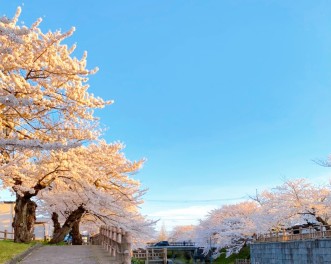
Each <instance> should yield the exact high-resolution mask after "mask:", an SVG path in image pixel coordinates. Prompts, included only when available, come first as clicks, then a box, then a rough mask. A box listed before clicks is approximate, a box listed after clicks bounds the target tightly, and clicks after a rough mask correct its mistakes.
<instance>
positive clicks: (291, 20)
mask: <svg viewBox="0 0 331 264" xmlns="http://www.w3.org/2000/svg"><path fill="white" fill-rule="evenodd" d="M18 5H20V6H22V8H23V12H22V15H21V20H23V21H24V22H25V24H27V25H30V24H31V23H32V22H33V21H35V19H37V18H38V17H42V18H43V23H42V24H41V28H42V29H43V30H49V29H51V30H56V29H62V30H64V31H65V30H68V29H69V28H70V27H71V26H75V27H76V29H77V30H76V33H75V34H74V35H73V37H71V39H70V41H69V42H68V44H71V43H77V45H78V48H77V52H76V54H77V56H80V55H81V54H82V52H83V51H84V50H87V51H88V54H89V57H88V66H89V67H90V68H93V67H95V66H98V67H99V68H100V71H99V72H98V73H97V74H96V75H95V76H93V77H92V78H91V79H90V85H91V88H90V91H91V92H93V93H94V94H95V95H98V96H101V97H103V98H105V99H113V100H115V104H113V105H112V106H109V107H108V108H107V109H105V110H102V111H97V113H96V114H97V115H98V116H99V117H100V118H101V122H102V123H103V124H104V125H105V126H106V127H108V128H109V130H108V131H107V133H106V134H105V138H106V139H107V141H108V142H111V141H114V140H120V141H122V142H124V143H125V144H126V146H127V148H126V151H125V152H126V154H127V156H128V157H129V158H130V159H139V158H141V157H145V158H147V162H146V164H145V166H144V169H143V170H142V171H141V172H140V173H139V174H137V175H136V177H137V178H138V179H139V180H141V182H142V184H143V186H144V187H146V188H149V191H148V193H147V194H146V196H145V200H146V203H145V205H143V207H142V210H143V213H144V214H147V215H150V216H151V217H153V218H161V222H164V223H165V225H166V226H167V227H168V228H170V227H171V226H173V225H177V224H187V223H196V219H198V218H202V217H203V216H204V215H205V213H206V212H207V211H208V210H210V209H212V208H214V207H216V206H219V205H221V204H223V203H230V202H231V203H233V202H237V201H240V199H239V198H241V197H247V195H250V194H254V192H255V190H256V189H258V190H262V189H264V188H267V187H273V186H275V185H277V184H280V183H281V182H282V179H284V178H296V177H307V178H309V179H312V180H313V181H314V182H315V183H317V184H319V183H324V182H327V180H328V179H329V176H330V174H331V173H330V172H331V170H330V169H328V168H323V167H319V166H317V165H316V164H315V163H314V162H312V160H314V159H323V158H326V157H328V155H329V153H330V152H331V122H330V121H331V115H330V112H331V111H330V110H331V109H330V108H331V105H330V99H331V89H330V88H331V75H330V73H331V16H330V14H331V2H330V1H319V0H316V1H285V0H284V1H281V0H279V1H272V0H268V1H267V0H266V1H259V0H245V1H244V0H242V1H239V0H233V1H226V0H224V1H207V0H206V1H143V0H141V1H132V0H131V1H124V0H123V1H110V0H107V1H106V0H95V1H93V2H92V1H73V0H66V1H63V0H57V1H41V0H34V1H25V2H23V1H16V0H11V1H7V0H0V10H1V12H0V13H1V14H6V15H8V16H12V15H13V14H14V12H15V9H16V7H17V6H18ZM161 222H160V223H161Z"/></svg>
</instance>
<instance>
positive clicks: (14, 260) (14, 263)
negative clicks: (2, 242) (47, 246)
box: [5, 243, 43, 264]
mask: <svg viewBox="0 0 331 264" xmlns="http://www.w3.org/2000/svg"><path fill="white" fill-rule="evenodd" d="M42 246H43V244H40V243H38V244H35V245H34V246H32V247H30V248H28V249H27V250H26V251H24V252H23V253H21V254H19V255H17V256H15V257H13V258H12V259H11V260H8V261H7V262H5V264H17V263H19V262H20V261H21V260H23V259H24V258H25V257H26V256H27V255H30V254H31V252H32V251H34V250H36V249H38V248H41V247H42Z"/></svg>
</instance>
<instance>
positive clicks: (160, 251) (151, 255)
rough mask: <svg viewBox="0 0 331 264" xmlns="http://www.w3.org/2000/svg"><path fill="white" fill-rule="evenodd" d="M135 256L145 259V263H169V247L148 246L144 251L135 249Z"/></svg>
mask: <svg viewBox="0 0 331 264" xmlns="http://www.w3.org/2000/svg"><path fill="white" fill-rule="evenodd" d="M133 257H134V258H136V259H141V260H145V263H146V264H148V263H151V262H157V263H161V262H162V263H164V264H167V249H166V248H147V249H146V250H142V251H133Z"/></svg>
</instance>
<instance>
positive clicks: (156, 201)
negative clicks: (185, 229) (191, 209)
mask: <svg viewBox="0 0 331 264" xmlns="http://www.w3.org/2000/svg"><path fill="white" fill-rule="evenodd" d="M242 199H247V196H242V197H235V198H223V199H208V200H149V199H146V200H145V201H146V202H152V203H211V202H224V201H235V200H242Z"/></svg>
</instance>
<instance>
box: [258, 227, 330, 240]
mask: <svg viewBox="0 0 331 264" xmlns="http://www.w3.org/2000/svg"><path fill="white" fill-rule="evenodd" d="M321 238H331V226H330V225H318V226H310V227H307V228H302V227H299V228H291V229H283V230H279V231H273V232H270V233H267V234H259V235H257V236H256V237H255V239H254V241H253V242H258V243H261V242H262V243H263V242H286V241H296V240H307V239H321Z"/></svg>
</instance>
